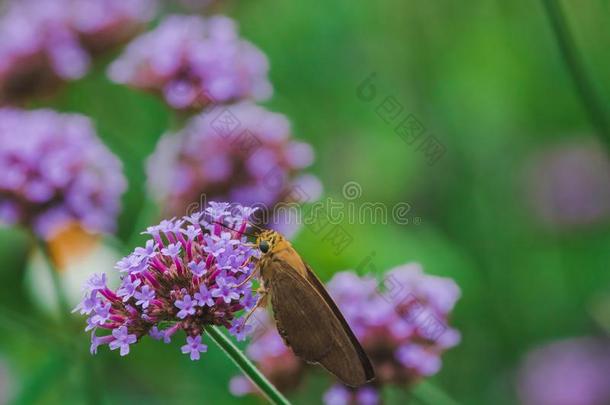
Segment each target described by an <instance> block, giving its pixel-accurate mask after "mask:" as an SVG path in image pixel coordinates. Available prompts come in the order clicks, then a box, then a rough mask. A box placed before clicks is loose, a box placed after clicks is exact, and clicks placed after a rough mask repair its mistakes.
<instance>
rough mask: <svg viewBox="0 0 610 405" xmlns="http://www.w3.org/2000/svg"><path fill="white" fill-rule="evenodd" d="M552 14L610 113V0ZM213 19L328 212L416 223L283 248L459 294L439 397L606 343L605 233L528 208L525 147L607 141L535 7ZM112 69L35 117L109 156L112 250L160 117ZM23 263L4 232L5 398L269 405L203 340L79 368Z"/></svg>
mask: <svg viewBox="0 0 610 405" xmlns="http://www.w3.org/2000/svg"><path fill="white" fill-rule="evenodd" d="M563 3H564V11H565V13H566V15H567V17H568V21H569V24H570V27H571V31H572V33H573V34H574V39H575V42H576V44H577V46H578V50H579V52H580V54H581V55H583V59H584V64H585V66H586V68H587V71H588V73H589V75H590V77H591V78H592V82H593V84H594V86H595V88H596V91H597V92H598V94H599V95H600V97H601V99H602V102H603V104H604V105H608V101H610V100H609V97H610V96H609V95H610V75H608V72H609V71H610V56H609V54H608V44H610V29H608V24H607V21H608V19H607V16H608V13H610V2H608V1H602V0H586V1H581V2H563ZM224 12H225V13H226V14H228V15H229V16H231V17H234V18H235V19H236V20H237V21H238V23H239V24H240V30H241V33H242V35H243V36H244V37H245V38H247V39H249V40H250V41H252V42H253V43H254V44H256V45H257V46H258V47H259V48H260V49H262V50H263V51H264V52H265V53H266V54H267V56H268V57H269V60H270V63H271V81H272V83H273V85H274V88H275V94H274V97H273V98H272V100H271V101H270V102H268V103H266V104H265V105H267V106H268V107H269V108H270V109H272V110H275V111H278V112H282V113H284V114H286V115H287V116H288V117H289V118H290V119H291V121H292V123H293V128H294V133H295V136H296V137H297V138H300V139H303V140H306V141H308V142H310V143H311V144H312V145H313V146H314V149H315V151H316V163H315V166H314V168H313V172H314V173H315V174H316V175H318V176H319V177H320V179H321V180H322V182H323V184H324V187H325V195H327V196H330V197H333V198H336V199H341V198H342V196H341V191H342V187H343V185H344V184H345V183H346V182H348V181H356V182H358V183H359V184H360V185H361V186H362V190H363V193H362V196H361V197H360V200H359V201H361V202H362V201H370V202H377V201H379V202H384V203H386V204H389V205H391V204H395V203H397V202H408V203H409V204H411V206H412V209H413V214H414V215H415V216H418V217H420V218H421V223H420V224H417V225H414V224H409V225H396V224H388V225H382V224H376V225H375V224H358V225H349V224H345V226H346V229H348V231H349V232H350V234H351V235H352V236H353V237H354V242H353V243H352V244H351V245H350V246H349V247H348V248H347V249H346V250H345V251H344V252H342V253H341V254H340V255H335V254H334V253H333V250H332V246H330V245H328V244H327V243H325V242H324V241H322V240H321V239H320V237H319V236H318V235H315V234H313V233H312V232H311V231H309V230H308V229H306V228H305V229H303V230H302V231H301V233H300V234H299V236H298V237H297V238H296V239H295V241H294V244H295V246H296V247H297V249H298V250H299V252H300V253H301V254H302V256H303V257H304V258H305V259H306V260H308V261H309V262H310V263H311V264H312V266H313V267H314V268H315V269H316V271H317V272H318V274H319V275H320V276H321V278H323V279H325V280H326V279H328V278H330V277H331V275H332V274H333V273H334V272H337V271H340V270H345V269H354V268H356V267H358V265H359V264H360V263H361V262H362V260H363V259H364V258H365V257H366V256H367V255H369V254H370V253H371V252H375V257H374V260H373V263H374V266H375V268H376V269H377V270H378V271H379V272H383V271H385V270H387V269H388V268H390V267H391V266H394V265H398V264H402V263H405V262H410V261H419V262H421V263H422V264H423V266H424V269H425V270H426V272H428V273H431V274H439V275H444V276H449V277H452V278H454V279H455V280H456V281H457V283H458V284H459V286H460V287H461V289H462V293H463V296H462V299H461V300H460V301H459V302H458V305H457V307H456V310H455V311H454V314H453V317H452V324H453V325H454V326H455V327H456V328H457V329H459V330H460V331H461V333H462V335H463V341H462V343H461V344H460V345H459V346H458V347H457V348H454V349H452V350H450V351H449V352H447V353H446V354H445V355H444V356H443V362H444V365H443V368H442V370H441V372H440V373H439V374H438V375H437V376H435V377H434V378H433V381H434V383H435V384H436V385H437V386H439V387H441V388H442V389H443V390H444V391H445V392H446V393H447V394H448V395H450V396H451V397H453V398H454V399H455V400H456V401H458V402H459V403H461V404H468V405H471V404H473V405H478V404H481V405H482V404H499V405H503V404H514V403H517V399H516V397H515V390H514V372H515V368H516V367H517V366H518V364H519V360H520V359H521V357H522V356H523V354H524V353H526V352H527V351H528V350H529V349H530V348H532V347H533V346H535V345H537V344H540V343H542V342H546V341H549V340H552V339H556V338H561V337H568V336H579V335H590V334H599V333H603V331H602V330H601V326H600V324H599V323H597V322H596V321H595V318H594V316H593V313H594V310H593V308H596V305H595V303H596V302H597V301H598V298H599V297H600V296H601V297H603V296H604V294H607V293H608V292H609V287H610V272H608V269H607V263H608V262H609V261H610V260H609V259H610V257H609V256H610V249H608V247H609V246H610V233H609V232H608V230H609V228H608V224H607V223H603V222H602V223H598V224H597V225H596V226H593V227H585V228H575V229H569V230H553V229H549V228H548V227H545V226H543V225H542V224H541V222H540V221H539V220H538V219H537V218H536V216H535V214H534V213H533V212H532V211H531V209H530V207H529V206H528V203H527V201H526V199H525V198H524V192H523V180H524V164H525V163H526V161H527V159H528V158H529V157H530V156H531V154H532V153H534V152H536V151H538V150H540V149H541V148H544V147H546V146H547V145H552V144H554V143H555V142H558V141H560V140H562V139H565V138H572V139H576V140H578V137H583V138H584V137H587V136H591V135H600V136H601V134H597V133H596V131H595V129H594V128H593V126H592V124H591V121H590V119H589V116H588V114H587V111H586V109H585V107H584V106H583V102H582V99H581V98H580V97H579V94H578V92H577V91H576V90H575V87H574V85H573V82H572V80H571V77H570V75H569V71H568V69H567V68H566V64H565V63H564V60H563V59H562V56H561V53H560V52H559V48H558V45H557V42H556V39H555V37H554V35H553V31H552V29H551V26H550V24H549V20H548V18H547V16H546V15H545V9H544V7H543V4H542V3H541V2H537V1H534V2H531V1H523V0H518V1H511V2H507V1H482V0H473V1H469V2H454V1H448V0H437V1H434V2H430V1H427V2H425V1H398V0H396V1H394V0H382V1H379V2H358V3H355V2H353V1H348V0H330V1H321V0H314V1H310V2H280V1H272V0H257V1H241V2H237V1H235V2H232V3H229V4H227V5H226V7H225V9H224ZM114 56H115V55H109V56H107V57H105V58H104V59H102V60H98V61H97V64H96V66H95V69H93V71H92V72H90V74H89V75H88V76H87V77H86V78H84V79H83V80H80V81H78V82H74V83H71V84H69V85H68V86H67V87H66V88H65V89H64V90H63V91H62V92H61V93H60V94H59V95H58V97H57V98H56V99H53V100H48V101H44V102H40V103H38V104H36V106H51V107H53V108H56V109H58V110H61V111H75V112H81V113H84V114H86V115H88V116H90V117H91V118H92V119H93V120H94V122H95V124H96V127H97V129H98V132H99V134H100V136H101V137H102V138H103V140H104V141H105V142H106V144H107V145H108V146H109V147H110V148H111V149H112V150H113V151H114V152H115V153H116V154H117V155H118V156H120V157H121V159H122V160H123V162H124V165H125V171H126V174H127V176H128V179H129V191H128V192H127V193H126V195H125V198H124V210H123V213H122V216H121V218H120V228H119V237H120V238H121V239H123V240H127V238H128V237H129V235H130V234H131V233H132V231H133V230H134V226H136V224H135V223H136V218H137V216H138V212H139V211H140V209H141V208H142V207H143V206H145V205H146V202H145V199H146V197H145V195H146V193H145V174H144V166H143V164H144V160H145V159H146V157H147V156H148V155H149V154H150V153H151V152H152V151H153V148H154V146H155V144H156V141H157V140H158V138H159V137H160V136H161V135H162V133H163V132H164V131H166V130H167V129H168V128H169V126H170V125H171V122H172V118H171V113H170V111H169V110H168V109H167V108H166V107H165V106H164V104H163V103H162V101H161V100H159V99H157V98H156V97H155V96H153V95H148V94H144V93H141V92H137V91H133V90H130V89H128V88H125V87H121V86H118V85H115V84H112V83H110V82H109V81H108V80H107V78H106V77H105V73H104V71H105V67H106V65H107V63H108V62H109V61H111V60H112V59H113V57H114ZM372 72H375V73H376V78H375V82H374V84H375V86H376V88H377V98H376V99H375V101H373V102H370V103H367V102H363V101H362V100H361V99H359V98H358V97H357V95H356V90H357V87H358V86H359V85H360V83H361V82H362V81H363V80H364V79H365V78H366V77H367V76H369V75H370V74H371V73H372ZM385 96H394V97H396V99H397V100H398V101H399V102H400V103H401V104H402V106H403V107H404V109H405V112H409V113H412V114H414V115H415V116H416V117H417V118H418V119H419V120H420V121H421V122H422V123H423V125H424V126H425V127H426V129H427V131H428V133H432V134H434V135H435V136H436V137H437V138H438V139H439V140H440V141H441V142H442V144H443V145H444V146H445V147H446V153H445V155H444V157H443V158H442V159H440V160H439V161H438V162H437V163H436V164H434V165H432V166H430V165H429V164H428V163H427V161H426V158H425V156H424V154H423V153H421V151H417V150H416V148H415V147H413V146H409V145H407V144H406V143H404V142H403V141H402V140H401V139H400V138H399V137H398V136H397V135H396V134H395V133H394V128H393V125H389V124H386V123H385V122H384V121H383V120H382V119H381V118H380V117H379V116H378V115H377V113H376V112H375V108H376V106H377V105H378V104H379V102H380V101H382V100H383V98H384V97H385ZM131 247H133V246H131ZM27 251H28V245H27V240H26V238H25V236H24V235H22V234H21V233H20V232H19V231H16V230H13V229H11V230H2V232H1V234H0V263H2V266H1V270H0V305H1V306H2V308H4V309H6V311H7V314H10V315H6V316H5V315H3V318H5V319H3V320H2V325H3V326H4V327H3V328H2V333H1V334H0V359H1V360H2V361H4V362H5V363H6V364H8V366H9V368H10V369H11V372H12V373H13V380H14V382H15V384H16V385H15V386H16V387H17V392H16V393H15V394H17V399H18V402H20V403H45V404H46V403H77V404H78V403H85V402H87V401H88V396H89V395H90V393H91V392H93V391H94V390H97V391H98V392H100V393H102V394H103V398H104V400H105V403H113V404H115V403H116V404H122V403H130V402H131V403H134V402H135V403H149V404H157V403H158V404H168V403H172V404H173V403H175V404H191V403H193V404H195V403H206V404H207V403H209V404H225V403H235V404H247V403H261V402H262V400H260V399H257V398H253V397H246V398H235V397H232V396H231V394H230V393H229V392H228V389H227V383H228V380H229V378H230V377H231V376H233V375H235V374H236V373H237V369H236V368H234V366H233V365H232V363H231V362H230V360H228V359H227V358H226V357H224V356H223V355H222V354H221V353H220V352H219V350H217V348H215V347H212V346H210V351H209V353H208V354H206V355H204V356H203V357H202V360H201V361H200V362H191V361H190V360H189V359H188V358H187V356H182V355H178V354H177V352H178V346H179V345H180V344H181V343H180V342H175V343H173V344H172V345H161V344H159V343H158V342H151V341H150V340H144V341H143V342H142V343H140V344H138V345H137V346H134V347H132V354H131V355H130V356H129V358H128V359H127V358H120V357H119V356H118V355H117V353H114V352H113V353H109V352H108V351H107V350H101V351H100V352H101V353H100V354H99V355H98V356H97V357H95V358H89V355H88V353H87V346H88V339H89V337H88V334H85V333H82V332H79V331H78V330H77V329H76V327H75V330H74V331H71V332H70V333H73V334H74V335H77V336H78V339H77V342H73V341H72V340H70V341H65V339H64V338H63V337H62V336H63V335H61V332H62V331H61V330H59V329H58V327H57V326H56V325H57V324H56V323H54V321H53V320H49V319H48V318H47V316H46V315H45V314H44V313H42V312H40V311H39V310H37V309H36V308H35V306H33V304H32V299H31V297H30V296H29V295H28V294H27V293H26V292H25V290H24V288H23V286H24V267H25V265H26V262H27ZM108 270H109V271H111V270H112V269H108ZM82 325H83V326H84V320H83V323H82ZM80 326H81V325H80V324H79V325H78V327H79V328H80ZM55 335H57V338H55V337H54V336H55ZM62 339H63V340H62ZM58 341H59V343H57V342H58ZM62 342H63V343H62ZM324 384H325V383H324V378H323V377H322V374H320V376H318V377H314V378H310V379H308V380H307V382H306V385H304V386H303V387H302V388H301V390H300V391H299V392H298V393H297V394H296V395H295V396H293V397H291V398H292V399H294V401H295V403H302V404H312V403H319V401H320V399H319V398H320V393H321V391H322V387H324V386H325V385H324ZM388 395H392V393H389V394H388ZM392 396H393V397H395V396H396V395H392ZM397 397H398V398H400V397H401V396H400V394H398V395H397Z"/></svg>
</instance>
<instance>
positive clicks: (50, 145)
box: [0, 108, 126, 239]
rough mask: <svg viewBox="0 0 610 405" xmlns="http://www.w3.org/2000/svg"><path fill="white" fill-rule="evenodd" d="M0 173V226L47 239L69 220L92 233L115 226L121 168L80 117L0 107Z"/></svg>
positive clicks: (122, 185)
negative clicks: (14, 226)
mask: <svg viewBox="0 0 610 405" xmlns="http://www.w3.org/2000/svg"><path fill="white" fill-rule="evenodd" d="M0 172H1V173H2V176H0V222H2V223H5V224H11V225H12V224H21V225H24V226H26V227H30V228H32V229H33V230H34V232H36V233H37V234H38V235H39V236H41V237H43V238H47V239H48V238H50V237H52V236H53V234H54V232H56V231H57V230H58V229H59V228H60V227H62V226H65V225H67V224H68V223H70V222H77V223H79V225H81V226H83V227H84V228H85V229H86V230H88V231H91V232H110V231H112V230H113V229H114V227H115V222H116V217H117V214H118V212H119V209H120V198H121V195H122V193H123V191H124V190H125V188H126V180H125V177H124V176H123V173H122V165H121V162H120V161H119V160H118V159H117V157H116V156H114V155H113V154H112V153H111V152H110V151H109V150H108V149H107V148H106V146H104V144H103V143H102V142H101V141H100V139H99V138H98V137H97V135H96V132H95V129H94V128H93V125H92V124H91V121H90V120H89V119H88V118H87V117H85V116H82V115H79V114H60V113H57V112H55V111H52V110H33V111H24V110H20V109H13V108H0Z"/></svg>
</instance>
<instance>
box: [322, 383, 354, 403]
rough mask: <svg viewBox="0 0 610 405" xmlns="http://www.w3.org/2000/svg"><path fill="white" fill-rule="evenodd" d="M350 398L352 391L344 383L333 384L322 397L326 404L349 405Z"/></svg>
mask: <svg viewBox="0 0 610 405" xmlns="http://www.w3.org/2000/svg"><path fill="white" fill-rule="evenodd" d="M350 400H351V394H350V392H349V391H348V390H347V388H345V387H344V386H342V385H333V386H332V387H330V388H329V389H328V391H326V392H325V393H324V396H323V397H322V401H323V402H324V404H325V405H349V403H350Z"/></svg>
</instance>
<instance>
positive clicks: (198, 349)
mask: <svg viewBox="0 0 610 405" xmlns="http://www.w3.org/2000/svg"><path fill="white" fill-rule="evenodd" d="M180 350H182V353H184V354H190V356H191V360H193V361H194V360H199V353H205V352H207V351H208V346H207V345H204V344H202V343H201V335H197V336H187V337H186V344H185V345H184V346H182V347H181V348H180Z"/></svg>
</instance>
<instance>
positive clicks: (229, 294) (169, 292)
mask: <svg viewBox="0 0 610 405" xmlns="http://www.w3.org/2000/svg"><path fill="white" fill-rule="evenodd" d="M228 208H229V204H225V203H212V202H211V203H210V206H209V207H208V208H206V210H205V211H204V212H199V213H196V214H192V215H190V216H185V217H183V218H182V219H172V220H164V221H162V222H161V223H160V224H159V225H157V226H152V227H149V228H148V229H147V230H146V232H145V233H146V234H148V235H150V236H151V239H150V240H148V242H146V245H145V246H144V247H139V248H136V249H135V251H134V252H133V253H132V254H130V255H129V256H127V257H125V258H123V259H122V260H120V261H119V262H118V263H117V265H116V268H117V269H118V270H119V271H120V272H121V273H122V277H121V285H120V286H119V288H117V289H116V290H112V289H110V288H109V287H108V286H107V285H106V275H105V274H101V275H99V274H96V275H94V276H93V277H92V278H91V279H90V280H89V281H88V283H87V284H86V287H85V294H84V297H83V300H82V302H81V303H80V304H79V305H78V306H77V307H76V309H75V311H80V313H81V314H86V315H88V316H89V317H88V320H87V327H86V329H85V330H86V331H89V330H91V331H92V336H91V353H92V354H95V353H97V349H98V347H99V346H100V345H103V344H108V346H109V347H110V349H111V350H115V349H120V353H121V356H125V355H127V354H128V353H129V347H130V345H131V344H133V343H136V342H137V341H138V340H139V339H141V338H142V337H143V336H144V335H150V336H151V337H152V338H153V339H158V340H163V341H164V342H165V343H169V342H170V341H171V338H172V336H173V335H174V334H175V333H176V332H177V331H178V330H180V329H182V330H184V331H185V333H186V336H187V338H186V344H185V345H184V346H182V352H183V353H185V354H188V355H190V358H191V359H192V360H198V359H199V354H200V352H205V351H206V346H205V345H204V344H203V343H202V334H203V332H204V330H203V328H204V326H205V325H222V326H225V327H227V328H229V330H230V332H231V333H232V334H233V335H235V336H236V337H237V339H238V340H243V339H245V333H246V332H247V330H248V328H247V327H245V326H244V325H242V323H243V320H242V319H243V318H238V317H237V316H236V313H237V312H239V311H241V310H244V309H245V310H249V309H251V308H253V307H254V305H255V303H256V299H257V296H256V295H255V294H253V293H252V290H251V287H252V285H251V283H250V282H246V283H243V282H244V281H245V279H246V278H247V277H248V275H249V274H250V273H251V272H252V271H253V270H254V267H255V260H252V259H256V258H257V255H258V250H256V249H253V248H252V247H251V246H250V245H249V244H248V243H246V242H247V241H246V237H245V236H244V235H243V232H244V231H245V230H246V226H247V221H248V218H249V216H250V215H251V214H252V212H253V210H252V209H250V208H248V207H242V206H232V210H231V211H229V210H228ZM221 223H222V224H225V225H220V224H221ZM242 283H243V284H242ZM98 330H106V331H109V332H110V333H109V334H106V335H103V336H100V335H98V334H97V331H98Z"/></svg>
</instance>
